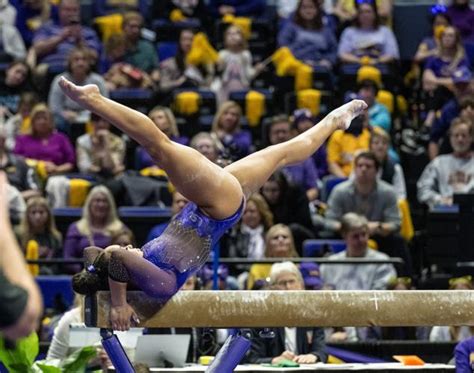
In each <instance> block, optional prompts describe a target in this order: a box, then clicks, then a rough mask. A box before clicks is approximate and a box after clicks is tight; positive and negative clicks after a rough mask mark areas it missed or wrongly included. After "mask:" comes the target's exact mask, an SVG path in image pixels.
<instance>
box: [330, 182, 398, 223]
mask: <svg viewBox="0 0 474 373" xmlns="http://www.w3.org/2000/svg"><path fill="white" fill-rule="evenodd" d="M348 212H355V213H357V214H359V215H363V216H365V217H366V218H367V220H369V221H379V222H382V223H392V224H393V226H394V232H398V231H399V230H400V224H401V220H400V211H399V209H398V203H397V195H396V193H395V190H394V189H393V187H392V186H391V185H390V184H388V183H386V182H385V181H382V180H377V181H376V186H375V188H374V190H373V191H372V192H371V193H370V194H369V195H368V196H362V195H360V194H359V193H358V192H357V190H356V188H355V184H354V181H353V180H347V181H344V182H342V183H340V184H339V185H337V186H336V187H335V188H334V189H333V191H332V193H331V195H330V196H329V200H328V209H327V211H326V226H327V228H328V229H330V230H334V228H335V227H334V226H335V224H334V223H335V222H336V221H340V220H341V218H342V216H343V215H344V214H346V213H348Z"/></svg>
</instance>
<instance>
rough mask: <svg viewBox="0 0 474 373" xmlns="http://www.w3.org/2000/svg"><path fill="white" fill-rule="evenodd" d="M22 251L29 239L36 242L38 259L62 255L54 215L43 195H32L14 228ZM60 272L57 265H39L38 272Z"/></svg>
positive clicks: (26, 249) (59, 234) (26, 246)
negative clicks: (16, 226)
mask: <svg viewBox="0 0 474 373" xmlns="http://www.w3.org/2000/svg"><path fill="white" fill-rule="evenodd" d="M16 235H17V238H18V242H19V243H20V247H21V249H22V250H23V253H24V254H25V255H26V254H27V252H28V245H29V244H30V241H32V240H33V241H36V242H37V243H38V259H51V258H61V257H62V236H61V233H60V232H59V231H58V230H57V229H56V224H55V221H54V216H53V213H52V211H51V208H50V206H49V204H48V201H47V200H46V199H45V198H43V197H32V198H30V199H29V200H28V202H27V204H26V212H25V215H24V216H23V219H22V220H21V222H20V225H19V226H18V228H17V230H16ZM58 273H60V268H59V267H58V266H51V265H47V266H40V274H42V275H52V274H58Z"/></svg>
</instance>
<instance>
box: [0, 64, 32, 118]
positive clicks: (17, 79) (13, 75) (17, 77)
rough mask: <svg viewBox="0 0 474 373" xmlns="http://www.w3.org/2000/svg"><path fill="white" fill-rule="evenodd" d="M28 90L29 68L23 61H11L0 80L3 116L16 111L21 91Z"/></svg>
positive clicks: (0, 101)
mask: <svg viewBox="0 0 474 373" xmlns="http://www.w3.org/2000/svg"><path fill="white" fill-rule="evenodd" d="M28 90H31V81H30V68H29V67H28V65H27V64H26V62H24V61H15V62H12V63H11V64H10V65H8V67H7V69H6V71H5V76H4V77H3V78H2V79H1V80H0V109H1V114H2V116H3V117H5V116H7V117H9V116H11V115H13V114H15V113H16V111H17V109H18V104H19V102H20V97H21V95H22V93H24V92H25V91H28Z"/></svg>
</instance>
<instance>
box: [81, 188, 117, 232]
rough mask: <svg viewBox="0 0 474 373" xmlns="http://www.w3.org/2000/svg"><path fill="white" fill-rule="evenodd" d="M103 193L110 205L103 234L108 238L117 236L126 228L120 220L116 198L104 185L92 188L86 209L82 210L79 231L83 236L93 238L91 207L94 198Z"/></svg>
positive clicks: (86, 202)
mask: <svg viewBox="0 0 474 373" xmlns="http://www.w3.org/2000/svg"><path fill="white" fill-rule="evenodd" d="M100 193H102V194H103V195H105V198H106V199H107V202H108V203H109V215H108V216H107V219H106V223H105V227H104V229H103V233H104V234H106V235H108V236H113V235H114V234H117V233H118V232H119V231H120V230H122V229H124V228H125V226H124V224H123V223H122V221H121V220H120V219H119V217H118V214H117V207H116V206H115V201H114V198H113V197H112V194H111V193H110V191H109V190H108V189H107V188H106V187H105V186H103V185H98V186H95V187H94V188H92V190H91V191H90V192H89V195H88V196H87V198H86V201H85V203H84V207H83V209H82V217H81V219H80V220H79V221H78V222H77V229H78V230H79V232H80V233H81V234H83V235H86V236H88V237H91V236H92V232H91V228H90V223H91V213H90V206H91V203H92V200H93V199H94V197H96V196H97V195H98V194H100Z"/></svg>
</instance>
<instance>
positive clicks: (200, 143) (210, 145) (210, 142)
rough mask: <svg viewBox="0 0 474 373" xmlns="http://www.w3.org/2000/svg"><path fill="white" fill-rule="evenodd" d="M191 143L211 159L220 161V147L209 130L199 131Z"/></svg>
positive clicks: (215, 161)
mask: <svg viewBox="0 0 474 373" xmlns="http://www.w3.org/2000/svg"><path fill="white" fill-rule="evenodd" d="M189 145H190V146H191V148H193V149H196V150H197V151H198V152H199V153H201V154H203V155H204V156H205V157H206V158H207V159H209V160H210V161H212V162H214V163H217V162H218V161H219V147H218V145H217V142H216V140H215V139H214V138H213V137H212V136H211V134H210V133H209V132H199V133H198V134H196V135H195V136H194V137H193V138H192V139H191V143H190V144H189Z"/></svg>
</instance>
